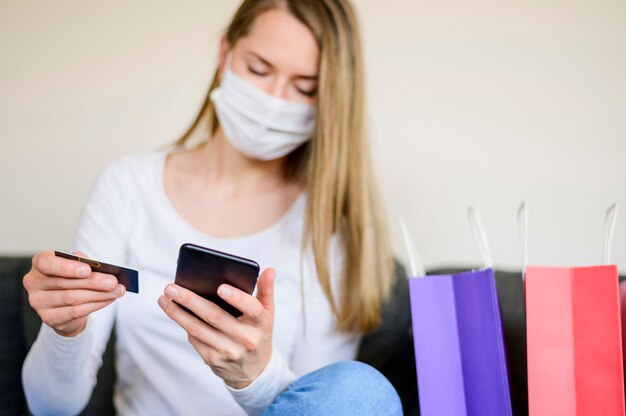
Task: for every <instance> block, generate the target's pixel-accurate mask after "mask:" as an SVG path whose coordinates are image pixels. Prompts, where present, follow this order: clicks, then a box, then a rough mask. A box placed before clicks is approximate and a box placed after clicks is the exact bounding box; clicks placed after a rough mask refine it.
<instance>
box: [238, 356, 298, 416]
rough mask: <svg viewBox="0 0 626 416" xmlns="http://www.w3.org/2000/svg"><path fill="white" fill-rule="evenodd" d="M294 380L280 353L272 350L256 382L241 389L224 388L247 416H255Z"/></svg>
mask: <svg viewBox="0 0 626 416" xmlns="http://www.w3.org/2000/svg"><path fill="white" fill-rule="evenodd" d="M295 379H296V375H295V373H294V372H293V371H291V369H289V366H288V365H287V362H286V361H285V359H284V358H283V356H282V355H281V353H280V352H279V351H278V350H277V349H276V348H272V357H271V358H270V361H269V362H268V363H267V366H266V367H265V369H264V370H263V372H262V373H261V374H260V375H259V377H257V379H256V380H254V381H253V382H252V383H250V384H249V385H248V386H247V387H245V388H243V389H235V388H232V387H230V386H228V385H226V388H227V389H228V390H229V391H230V393H231V394H232V395H233V397H234V398H235V400H236V401H237V403H238V404H239V406H241V407H242V408H243V410H244V411H245V412H246V413H247V414H249V415H251V416H256V415H260V414H261V413H263V411H264V410H265V408H266V407H268V406H269V405H270V404H271V403H272V402H273V401H274V399H275V398H276V396H278V395H279V394H280V393H282V392H283V391H284V390H285V389H286V388H287V386H288V385H289V384H291V383H292V382H293V381H294V380H295Z"/></svg>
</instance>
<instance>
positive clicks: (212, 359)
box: [159, 269, 276, 389]
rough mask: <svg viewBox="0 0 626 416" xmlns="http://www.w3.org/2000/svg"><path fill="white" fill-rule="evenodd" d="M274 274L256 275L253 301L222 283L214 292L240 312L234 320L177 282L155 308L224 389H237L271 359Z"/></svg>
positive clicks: (269, 272)
mask: <svg viewBox="0 0 626 416" xmlns="http://www.w3.org/2000/svg"><path fill="white" fill-rule="evenodd" d="M275 276H276V272H275V271H274V270H273V269H266V270H265V271H263V273H261V276H260V277H259V280H258V282H257V296H256V298H255V297H254V296H252V295H249V294H248V293H246V292H243V291H241V290H239V289H237V288H235V287H233V286H229V285H226V284H223V285H221V286H220V287H219V288H218V291H217V293H218V295H219V296H220V297H221V298H222V299H224V300H225V301H226V302H228V303H229V304H231V305H233V306H234V307H235V308H237V309H239V310H240V311H241V312H242V313H243V315H242V316H240V317H239V318H235V317H233V316H232V315H230V314H229V313H228V312H226V311H224V310H223V309H222V308H220V307H219V306H217V305H216V304H215V303H213V302H211V301H208V300H206V299H204V298H203V297H201V296H198V295H196V294H195V293H193V292H192V291H190V290H187V289H185V288H183V287H181V286H178V285H176V284H170V285H167V286H166V288H165V295H162V296H161V297H159V306H161V308H162V309H163V310H164V311H165V313H166V314H167V315H168V316H169V317H170V318H172V319H173V320H174V321H176V322H177V323H178V324H179V325H180V326H181V327H182V328H183V329H184V330H185V331H187V338H188V339H189V342H190V343H191V345H193V347H194V348H195V349H196V351H197V352H198V354H200V356H201V357H202V359H203V360H204V362H205V363H206V364H207V365H208V366H210V367H211V369H212V370H213V372H214V373H215V374H217V375H218V376H219V377H221V378H222V379H223V380H224V382H225V383H226V384H228V385H229V386H231V387H233V388H236V389H242V388H244V387H246V386H248V385H249V384H250V383H252V382H253V381H254V380H255V379H256V378H257V377H258V376H259V375H260V374H261V372H262V371H263V370H264V369H265V367H266V366H267V363H268V362H269V360H270V358H271V356H272V328H273V325H274V278H275ZM172 301H176V303H178V304H180V305H182V306H185V307H186V308H188V309H189V310H191V311H193V312H194V313H195V314H196V315H197V316H199V317H202V320H200V319H198V318H196V317H195V316H193V315H191V314H190V313H187V312H186V311H184V310H183V309H182V308H181V307H180V306H178V305H177V304H176V303H174V302H172Z"/></svg>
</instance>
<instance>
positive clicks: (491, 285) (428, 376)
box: [405, 209, 512, 416]
mask: <svg viewBox="0 0 626 416" xmlns="http://www.w3.org/2000/svg"><path fill="white" fill-rule="evenodd" d="M470 218H471V219H472V221H473V223H472V224H473V225H474V226H475V230H477V231H478V233H477V234H478V235H479V237H480V238H479V242H480V243H481V245H480V247H481V251H482V252H483V258H484V259H485V263H486V264H487V265H490V264H491V260H490V255H489V254H488V253H489V250H488V247H487V245H486V240H485V239H484V232H483V231H482V227H481V225H480V221H479V220H478V217H477V216H476V215H475V214H474V213H473V210H471V209H470ZM406 236H407V234H406V233H405V241H406ZM407 249H409V250H410V251H413V252H414V251H415V250H411V249H410V248H409V244H407ZM412 263H413V262H412ZM412 266H413V264H412ZM411 268H412V269H413V270H412V272H413V273H415V274H414V275H413V276H410V277H409V291H410V297H411V315H412V321H413V340H414V346H415V361H416V367H417V382H418V390H419V401H420V410H421V414H422V415H424V416H430V415H437V416H446V415H450V416H463V415H467V416H472V415H477V416H478V415H480V416H482V415H511V414H512V410H511V398H510V391H509V379H508V373H507V365H506V354H505V348H504V335H503V329H502V319H501V316H500V308H499V304H498V295H497V292H496V284H495V276H494V272H493V269H492V268H491V267H486V268H484V269H481V270H473V271H468V272H463V273H458V274H451V275H431V276H425V275H423V273H420V272H419V271H418V272H415V270H416V268H415V267H411ZM418 276H421V277H418Z"/></svg>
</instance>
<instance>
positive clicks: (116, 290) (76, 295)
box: [23, 251, 126, 337]
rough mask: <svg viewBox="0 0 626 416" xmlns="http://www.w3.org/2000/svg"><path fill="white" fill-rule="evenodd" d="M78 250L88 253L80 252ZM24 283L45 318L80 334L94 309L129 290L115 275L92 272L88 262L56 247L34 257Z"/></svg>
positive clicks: (64, 332) (60, 330)
mask: <svg viewBox="0 0 626 416" xmlns="http://www.w3.org/2000/svg"><path fill="white" fill-rule="evenodd" d="M74 254H76V255H78V256H82V257H87V256H86V255H85V254H83V253H80V252H76V253H74ZM23 283H24V287H25V288H26V291H28V302H29V303H30V306H32V307H33V309H35V311H36V312H37V314H38V315H39V317H40V318H41V320H42V321H43V322H44V323H45V324H47V325H48V326H50V327H52V328H53V329H54V330H55V331H56V332H57V333H58V334H59V335H62V336H66V337H73V336H76V335H78V334H80V333H81V332H82V331H83V329H85V326H86V325H87V316H89V314H90V313H92V312H94V311H97V310H99V309H102V308H104V307H105V306H107V305H108V304H110V303H112V302H113V301H114V300H115V299H117V298H119V297H121V296H123V295H124V293H126V288H125V287H124V286H123V285H121V284H119V283H118V281H117V278H116V277H115V276H113V275H110V274H104V273H97V272H92V271H91V267H89V266H88V265H86V264H84V263H81V262H79V261H75V260H68V259H64V258H62V257H57V256H55V255H54V253H53V252H52V251H44V252H41V253H39V254H37V255H36V256H35V257H33V263H32V268H31V269H30V271H29V272H28V273H27V274H26V276H24V280H23Z"/></svg>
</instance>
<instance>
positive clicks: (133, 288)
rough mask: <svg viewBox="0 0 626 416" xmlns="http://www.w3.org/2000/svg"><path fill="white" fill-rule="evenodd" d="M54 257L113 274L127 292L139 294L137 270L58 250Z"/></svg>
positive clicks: (95, 270)
mask: <svg viewBox="0 0 626 416" xmlns="http://www.w3.org/2000/svg"><path fill="white" fill-rule="evenodd" d="M54 255H55V256H57V257H63V258H64V259H69V260H75V261H79V262H81V263H85V264H86V265H88V266H89V267H91V270H93V271H94V272H99V273H106V274H112V275H113V276H115V277H117V281H118V282H120V283H121V284H122V285H124V287H125V288H126V290H127V291H129V292H134V293H139V273H138V272H137V270H133V269H127V268H126V267H122V266H115V265H113V264H107V263H103V262H101V261H98V260H94V259H88V258H86V257H80V256H77V255H76V254H71V253H66V252H64V251H58V250H57V251H55V252H54Z"/></svg>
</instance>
